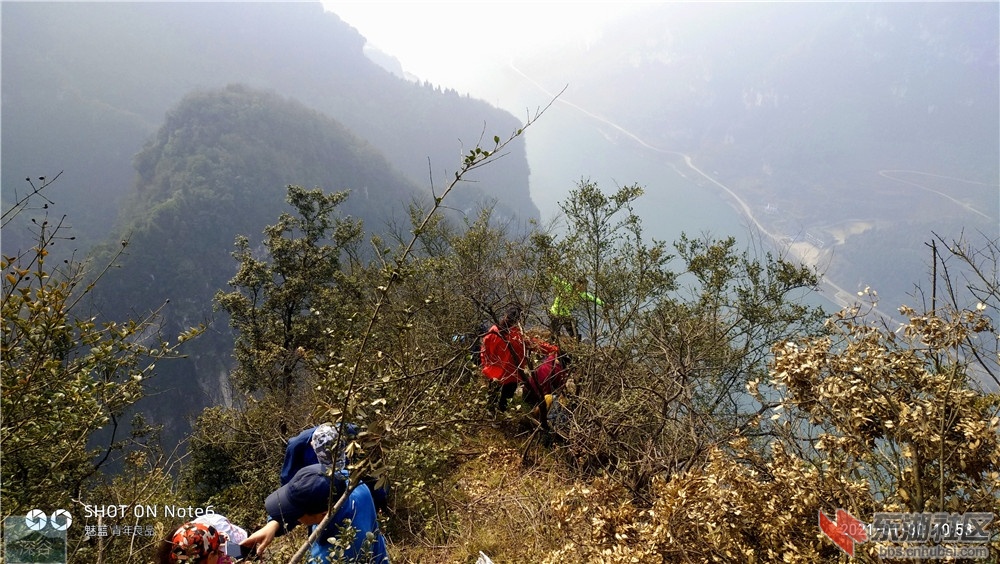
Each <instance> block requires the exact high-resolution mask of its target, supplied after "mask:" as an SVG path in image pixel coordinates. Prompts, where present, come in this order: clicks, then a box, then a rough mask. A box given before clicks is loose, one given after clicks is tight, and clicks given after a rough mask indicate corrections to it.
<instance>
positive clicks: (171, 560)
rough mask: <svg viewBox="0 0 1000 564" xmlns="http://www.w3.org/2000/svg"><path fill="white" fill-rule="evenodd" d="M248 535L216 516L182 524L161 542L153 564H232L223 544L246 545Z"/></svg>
mask: <svg viewBox="0 0 1000 564" xmlns="http://www.w3.org/2000/svg"><path fill="white" fill-rule="evenodd" d="M246 538H247V532H246V531H245V530H243V529H242V528H241V527H237V526H236V525H233V524H232V523H230V522H229V519H226V518H225V517H223V516H222V515H219V514H218V513H209V514H207V515H202V516H200V517H198V518H197V519H195V520H194V521H189V522H187V523H184V524H183V525H181V526H180V527H178V528H177V530H175V531H174V533H173V534H172V535H171V536H170V538H167V539H163V540H162V541H160V544H159V546H158V547H157V551H156V560H155V562H156V564H232V563H233V562H234V560H233V558H232V557H230V556H229V555H227V554H226V544H227V543H233V544H239V543H241V542H243V541H245V540H246Z"/></svg>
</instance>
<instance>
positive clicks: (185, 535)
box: [170, 523, 224, 564]
mask: <svg viewBox="0 0 1000 564" xmlns="http://www.w3.org/2000/svg"><path fill="white" fill-rule="evenodd" d="M170 542H171V543H172V544H173V545H174V548H173V550H171V551H170V554H171V555H172V556H173V557H174V560H175V561H177V562H183V563H184V564H198V563H199V562H204V561H205V560H206V559H208V557H209V556H210V555H212V554H218V553H219V545H220V544H221V543H222V542H224V541H223V540H222V536H221V535H220V534H219V532H218V531H216V530H215V527H211V526H208V525H203V524H201V523H186V524H184V525H183V526H182V527H181V528H180V529H177V531H176V532H175V533H174V536H173V538H172V539H170Z"/></svg>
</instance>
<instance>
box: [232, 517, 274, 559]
mask: <svg viewBox="0 0 1000 564" xmlns="http://www.w3.org/2000/svg"><path fill="white" fill-rule="evenodd" d="M276 534H278V522H277V521H268V522H267V525H264V526H263V527H261V528H259V529H257V530H256V531H254V532H253V534H252V535H250V536H249V537H247V538H246V540H245V541H243V542H241V543H240V546H255V545H256V546H257V554H258V555H261V554H264V550H265V549H267V547H268V545H270V544H271V541H273V540H274V535H276Z"/></svg>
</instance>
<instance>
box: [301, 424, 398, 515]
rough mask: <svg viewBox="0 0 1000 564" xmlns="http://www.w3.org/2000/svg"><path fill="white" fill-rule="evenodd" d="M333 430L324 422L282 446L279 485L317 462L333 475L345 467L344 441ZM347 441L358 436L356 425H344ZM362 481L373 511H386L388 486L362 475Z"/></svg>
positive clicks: (337, 427) (335, 428)
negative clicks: (331, 470) (283, 453)
mask: <svg viewBox="0 0 1000 564" xmlns="http://www.w3.org/2000/svg"><path fill="white" fill-rule="evenodd" d="M339 428H340V424H338V425H337V426H336V427H334V426H333V425H331V424H329V423H323V424H322V425H317V426H316V427H310V428H308V429H306V430H305V431H302V432H301V433H299V434H298V435H296V436H294V437H292V438H291V439H289V441H288V445H287V446H286V447H285V460H284V462H283V463H282V465H281V485H285V484H287V483H288V481H289V480H291V479H292V476H294V475H295V473H296V472H298V471H299V470H300V469H302V468H304V467H306V466H309V465H310V464H316V463H317V462H319V463H322V464H326V465H329V466H333V467H334V468H333V470H334V473H340V472H341V471H343V470H344V468H346V467H347V462H348V461H347V457H346V456H345V454H344V447H345V446H346V441H345V440H344V439H343V438H341V436H340V433H339V432H338V431H337V429H339ZM345 428H346V429H347V437H348V439H350V438H352V437H355V436H357V434H358V432H359V431H360V429H358V426H357V425H354V424H352V423H348V424H346V425H345ZM361 481H363V482H364V483H365V485H367V486H368V490H369V491H370V492H371V494H372V499H374V500H375V509H377V510H379V511H385V509H386V508H387V507H388V504H389V484H388V483H384V484H383V485H382V486H379V487H376V486H378V480H377V479H375V478H374V477H372V476H367V475H366V476H362V478H361Z"/></svg>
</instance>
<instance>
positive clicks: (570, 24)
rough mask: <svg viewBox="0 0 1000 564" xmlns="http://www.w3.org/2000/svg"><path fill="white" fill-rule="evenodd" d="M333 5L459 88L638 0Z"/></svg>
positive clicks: (436, 79)
mask: <svg viewBox="0 0 1000 564" xmlns="http://www.w3.org/2000/svg"><path fill="white" fill-rule="evenodd" d="M324 3H325V5H326V7H327V10H329V11H332V12H334V13H336V14H337V15H338V16H340V17H341V18H342V19H343V20H344V21H346V22H347V23H348V24H350V25H351V26H353V27H354V28H356V29H357V30H358V31H359V32H360V33H361V34H362V35H364V36H365V37H366V38H368V41H369V42H370V43H371V44H372V45H373V46H375V47H378V48H379V49H380V50H382V51H384V52H386V53H388V54H390V55H393V56H394V57H396V58H397V59H398V60H399V61H400V63H401V64H402V65H403V69H404V70H405V71H407V72H410V73H412V74H414V75H417V76H419V77H420V78H422V79H424V80H429V81H430V82H432V83H434V84H438V85H441V86H445V87H450V88H454V89H456V90H458V91H459V92H462V93H465V92H469V93H472V94H474V95H476V94H479V95H485V94H486V93H485V92H477V90H478V89H477V87H476V85H477V84H481V82H482V80H481V79H483V78H485V77H486V76H488V75H489V74H490V73H491V72H493V71H494V70H495V69H496V67H497V65H503V64H506V62H507V61H508V60H509V59H511V58H520V57H523V56H526V55H528V54H530V53H532V52H538V51H540V50H545V49H550V48H552V47H554V46H557V45H563V44H566V43H568V42H574V41H580V42H587V41H588V40H591V39H593V38H594V37H596V36H597V35H598V34H599V33H600V30H601V27H602V25H604V24H605V23H607V22H608V21H610V20H613V19H615V18H617V17H619V16H621V15H623V14H625V13H628V12H629V11H632V10H634V9H635V8H636V7H637V6H640V5H641V3H637V2H615V3H612V2H579V1H578V2H555V1H532V2H520V1H507V2H494V1H485V0H483V1H477V0H465V1H461V2H458V1H451V2H399V1H377V0H376V1H366V2H356V1H339V0H336V1H335V0H324Z"/></svg>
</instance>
